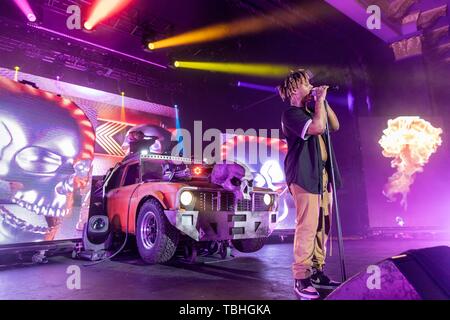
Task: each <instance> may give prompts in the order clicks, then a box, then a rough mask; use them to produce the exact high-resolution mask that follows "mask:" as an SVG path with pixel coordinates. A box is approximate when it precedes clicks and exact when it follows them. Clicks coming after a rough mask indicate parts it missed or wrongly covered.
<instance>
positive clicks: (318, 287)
mask: <svg viewBox="0 0 450 320" xmlns="http://www.w3.org/2000/svg"><path fill="white" fill-rule="evenodd" d="M311 284H312V286H313V287H314V288H316V289H326V290H334V289H336V288H338V287H339V286H327V285H323V284H315V283H314V282H311Z"/></svg>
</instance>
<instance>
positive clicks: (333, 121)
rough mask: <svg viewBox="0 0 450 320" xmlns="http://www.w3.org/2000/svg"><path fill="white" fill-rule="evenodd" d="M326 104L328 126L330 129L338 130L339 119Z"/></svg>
mask: <svg viewBox="0 0 450 320" xmlns="http://www.w3.org/2000/svg"><path fill="white" fill-rule="evenodd" d="M326 104H327V109H326V110H327V111H328V125H329V126H330V130H331V131H338V130H339V120H338V118H337V116H336V113H334V111H333V109H331V106H330V105H329V104H328V102H327V103H326Z"/></svg>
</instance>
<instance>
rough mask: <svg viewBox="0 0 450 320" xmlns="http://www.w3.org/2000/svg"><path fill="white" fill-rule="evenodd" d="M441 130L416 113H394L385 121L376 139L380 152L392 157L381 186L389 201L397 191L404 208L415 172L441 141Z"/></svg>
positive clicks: (421, 168) (393, 198)
mask: <svg viewBox="0 0 450 320" xmlns="http://www.w3.org/2000/svg"><path fill="white" fill-rule="evenodd" d="M441 134H442V129H440V128H435V127H433V126H432V125H431V124H430V123H429V122H427V121H425V120H423V119H420V117H398V118H396V119H394V120H392V119H391V120H389V121H388V127H387V129H385V130H383V136H382V137H381V139H380V141H378V143H379V144H380V145H381V147H382V148H383V156H385V157H386V158H393V160H392V161H391V167H392V168H396V169H397V172H396V173H394V174H393V175H392V176H391V177H389V180H388V183H387V184H386V185H385V187H384V190H383V194H384V195H385V196H386V197H387V198H388V199H389V201H395V200H396V198H395V195H396V194H400V195H401V197H402V198H401V200H400V204H401V206H402V207H403V208H404V210H406V209H407V195H408V192H409V190H410V187H411V185H412V184H413V183H414V178H415V175H416V173H418V172H422V171H423V167H424V165H425V164H426V163H427V162H428V160H429V159H430V156H431V155H432V154H433V153H435V152H436V150H437V148H438V147H439V146H440V145H441V143H442V139H441V137H440V135H441Z"/></svg>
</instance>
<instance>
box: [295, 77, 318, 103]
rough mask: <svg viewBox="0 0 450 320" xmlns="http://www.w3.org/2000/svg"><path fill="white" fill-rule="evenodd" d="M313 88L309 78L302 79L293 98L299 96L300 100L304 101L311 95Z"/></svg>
mask: <svg viewBox="0 0 450 320" xmlns="http://www.w3.org/2000/svg"><path fill="white" fill-rule="evenodd" d="M312 88H313V86H312V85H311V84H310V83H309V79H308V78H302V79H301V80H299V81H298V82H297V88H296V89H295V90H294V92H293V95H292V96H297V98H298V99H299V100H303V99H304V98H305V97H306V96H308V95H309V93H310V92H311V90H312Z"/></svg>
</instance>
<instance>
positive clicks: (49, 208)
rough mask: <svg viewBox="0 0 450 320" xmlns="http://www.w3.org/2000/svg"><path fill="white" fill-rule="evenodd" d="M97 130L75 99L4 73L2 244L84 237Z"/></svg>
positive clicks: (0, 81) (0, 96)
mask: <svg viewBox="0 0 450 320" xmlns="http://www.w3.org/2000/svg"><path fill="white" fill-rule="evenodd" d="M94 132H95V131H94V128H93V126H92V124H91V122H90V121H89V119H88V118H87V116H86V114H85V113H84V111H83V110H81V109H80V108H79V107H78V106H77V105H76V104H74V103H73V102H72V101H70V100H68V99H64V98H62V97H60V96H57V95H55V94H53V93H50V92H46V91H43V90H39V89H36V88H34V87H33V86H31V85H29V84H21V83H18V82H15V81H12V80H10V79H7V78H3V77H0V245H9V244H16V243H24V242H36V241H51V240H63V239H73V238H80V235H81V233H80V232H81V230H82V226H83V223H84V219H85V218H86V217H87V214H88V210H89V206H88V204H89V190H90V181H91V172H92V160H93V157H94V143H95V133H94Z"/></svg>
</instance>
